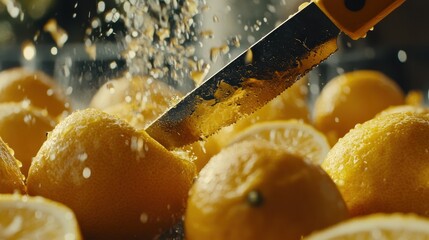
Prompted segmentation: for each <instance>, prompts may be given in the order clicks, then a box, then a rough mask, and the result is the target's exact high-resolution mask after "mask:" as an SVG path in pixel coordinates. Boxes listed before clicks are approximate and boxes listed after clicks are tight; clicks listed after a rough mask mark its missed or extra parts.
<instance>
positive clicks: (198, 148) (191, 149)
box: [176, 134, 222, 172]
mask: <svg viewBox="0 0 429 240" xmlns="http://www.w3.org/2000/svg"><path fill="white" fill-rule="evenodd" d="M217 138H218V135H217V134H215V135H213V136H210V137H208V138H207V139H206V140H202V141H198V142H195V143H192V144H190V145H188V146H184V147H182V148H181V149H177V150H176V151H185V152H188V153H189V154H190V156H191V158H192V159H193V161H194V163H195V166H196V167H197V171H198V172H199V171H201V169H202V168H203V167H204V166H205V165H206V164H207V162H208V161H209V160H210V158H212V157H213V156H214V155H216V154H217V153H218V152H219V151H220V150H221V148H222V147H221V146H220V145H219V140H218V139H217Z"/></svg>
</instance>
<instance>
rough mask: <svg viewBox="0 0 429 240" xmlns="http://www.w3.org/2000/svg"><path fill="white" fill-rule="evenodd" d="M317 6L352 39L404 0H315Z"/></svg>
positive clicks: (361, 34) (365, 31) (362, 34)
mask: <svg viewBox="0 0 429 240" xmlns="http://www.w3.org/2000/svg"><path fill="white" fill-rule="evenodd" d="M314 2H315V3H316V4H317V5H318V6H319V8H320V9H321V10H322V11H323V12H324V13H325V14H326V15H327V16H328V17H329V18H330V19H331V21H332V22H333V23H334V24H335V25H337V27H338V28H340V29H341V30H342V31H343V32H344V33H345V34H347V35H348V36H349V37H351V38H352V39H355V40H356V39H359V38H361V37H364V36H365V35H366V33H367V32H368V31H369V30H371V29H372V28H373V27H374V25H375V24H377V23H378V22H379V21H380V20H382V19H383V18H384V17H386V16H387V15H388V14H389V13H391V12H392V11H393V10H395V9H396V8H397V7H399V6H400V5H401V4H402V3H404V2H405V0H315V1H314Z"/></svg>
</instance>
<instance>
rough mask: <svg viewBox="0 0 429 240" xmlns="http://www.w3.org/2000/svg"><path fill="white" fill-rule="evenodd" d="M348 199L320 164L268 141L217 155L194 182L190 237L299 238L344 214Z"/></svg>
mask: <svg viewBox="0 0 429 240" xmlns="http://www.w3.org/2000/svg"><path fill="white" fill-rule="evenodd" d="M347 214H348V213H347V209H346V206H345V203H344V201H343V199H342V197H341V195H340V193H339V191H338V189H337V187H336V186H335V184H334V182H333V181H332V180H331V179H330V178H329V176H328V175H327V174H326V173H325V172H324V171H323V170H322V169H321V168H320V167H319V166H316V165H314V164H310V163H308V162H306V161H304V160H303V159H302V158H301V157H297V156H294V155H291V154H289V153H287V152H286V151H282V150H281V148H278V147H277V146H276V145H274V144H272V143H269V142H267V141H244V142H240V143H237V144H234V145H231V146H229V147H227V148H224V149H222V151H221V152H220V153H219V154H217V155H215V156H214V157H213V158H212V159H211V160H210V161H209V163H208V164H207V165H206V166H205V167H204V168H203V169H202V170H201V172H200V174H199V177H198V179H197V180H196V182H195V183H194V185H193V186H192V188H191V191H190V195H189V199H188V206H187V210H186V215H185V232H186V238H187V239H189V240H193V239H207V240H209V239H224V240H227V239H243V240H245V239H285V240H288V239H296V240H299V239H301V237H302V236H305V235H307V234H309V233H311V232H312V231H314V230H318V229H322V228H325V227H327V226H330V225H332V224H335V223H337V222H339V221H342V220H344V219H346V217H347Z"/></svg>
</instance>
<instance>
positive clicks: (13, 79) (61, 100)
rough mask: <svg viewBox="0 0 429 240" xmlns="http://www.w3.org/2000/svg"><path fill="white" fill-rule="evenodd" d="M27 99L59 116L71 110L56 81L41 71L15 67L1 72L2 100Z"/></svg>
mask: <svg viewBox="0 0 429 240" xmlns="http://www.w3.org/2000/svg"><path fill="white" fill-rule="evenodd" d="M21 101H27V102H29V104H30V105H32V106H35V107H38V108H41V109H46V110H47V111H48V112H49V114H50V115H52V116H58V115H60V114H62V113H63V112H67V111H69V110H70V104H69V102H68V101H67V99H66V97H65V94H64V93H63V92H62V91H61V89H60V88H59V87H58V86H57V84H56V83H55V81H54V80H53V79H52V78H51V77H49V76H48V75H46V74H44V73H43V72H40V71H30V70H26V69H24V68H13V69H8V70H3V71H2V72H0V102H21Z"/></svg>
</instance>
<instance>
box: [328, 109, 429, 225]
mask: <svg viewBox="0 0 429 240" xmlns="http://www.w3.org/2000/svg"><path fill="white" fill-rule="evenodd" d="M428 139H429V114H427V113H413V112H400V113H392V114H386V115H381V116H379V117H376V118H373V119H371V120H369V121H367V122H365V123H363V124H362V125H358V126H356V128H354V129H353V130H351V131H350V132H349V133H348V134H346V135H345V136H344V137H343V138H342V139H340V140H339V141H338V143H337V144H335V146H334V147H333V148H332V149H331V151H330V152H329V153H328V156H327V157H326V159H325V161H324V162H323V164H322V167H323V169H325V170H326V172H327V173H328V174H329V175H330V176H331V177H332V179H333V180H334V181H335V183H336V184H337V185H338V188H339V189H340V191H341V193H342V195H343V197H344V200H345V201H346V204H347V206H348V208H349V210H350V213H351V215H353V216H356V215H365V214H371V213H380V212H382V213H391V212H403V213H416V214H420V215H423V216H429V202H428V201H426V199H428V198H429V185H428V181H429V141H427V140H428Z"/></svg>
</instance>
